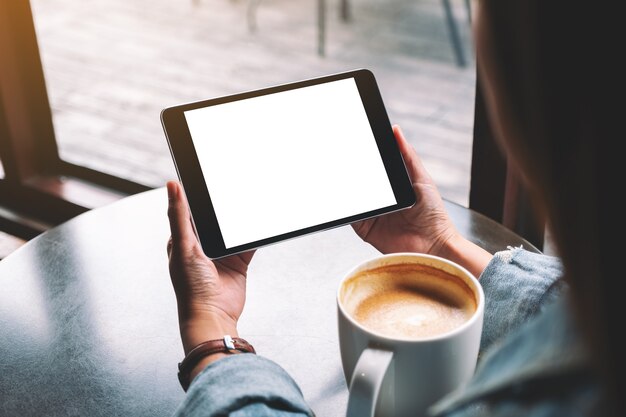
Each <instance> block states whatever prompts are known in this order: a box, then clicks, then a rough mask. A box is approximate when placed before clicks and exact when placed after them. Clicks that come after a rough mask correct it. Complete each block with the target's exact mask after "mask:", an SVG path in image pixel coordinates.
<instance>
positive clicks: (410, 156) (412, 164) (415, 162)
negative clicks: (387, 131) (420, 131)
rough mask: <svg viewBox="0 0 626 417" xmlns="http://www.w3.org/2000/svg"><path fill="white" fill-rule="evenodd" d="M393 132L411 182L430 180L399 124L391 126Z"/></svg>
mask: <svg viewBox="0 0 626 417" xmlns="http://www.w3.org/2000/svg"><path fill="white" fill-rule="evenodd" d="M393 134H394V136H395V137H396V142H397V143H398V147H399V148H400V153H401V154H402V159H404V164H405V166H406V170H407V172H408V173H409V177H410V178H411V182H412V183H416V182H432V179H431V178H430V174H429V173H428V171H426V168H424V164H423V163H422V160H421V159H420V157H419V156H418V155H417V152H415V149H413V146H411V144H410V143H409V142H408V141H407V140H406V138H405V137H404V133H402V130H401V129H400V126H398V125H394V126H393Z"/></svg>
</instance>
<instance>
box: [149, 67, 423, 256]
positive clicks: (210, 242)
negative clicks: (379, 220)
mask: <svg viewBox="0 0 626 417" xmlns="http://www.w3.org/2000/svg"><path fill="white" fill-rule="evenodd" d="M348 78H354V80H355V83H356V85H357V88H358V91H359V95H360V96H361V101H362V103H363V107H364V109H365V112H366V114H367V118H368V120H369V123H370V127H371V129H372V133H373V136H374V138H375V140H376V144H377V146H378V150H379V152H380V155H381V159H382V161H383V165H384V166H385V170H386V172H387V176H388V178H389V183H390V185H391V188H392V190H393V193H394V196H395V198H396V202H397V203H396V204H394V205H392V206H388V207H383V208H380V209H377V210H372V211H368V212H365V213H360V214H356V215H353V216H350V217H344V218H341V219H337V220H334V221H330V222H325V223H322V224H318V225H314V226H310V227H306V228H304V229H299V230H294V231H292V232H288V233H283V234H280V235H277V236H272V237H269V238H265V239H261V240H257V241H254V242H250V243H247V244H244V245H239V246H235V247H231V248H226V246H225V244H224V240H223V238H222V233H221V231H220V228H219V224H218V221H217V217H216V215H215V210H214V209H213V204H212V202H211V197H210V193H209V191H208V189H207V186H206V183H205V181H204V176H203V174H202V169H201V167H200V163H199V161H198V157H197V155H196V152H195V147H194V145H193V141H192V138H191V134H190V132H189V128H188V126H187V122H186V119H185V114H184V113H185V112H186V111H189V110H194V109H199V108H203V107H208V106H214V105H219V104H223V103H228V102H233V101H238V100H245V99H249V98H253V97H259V96H264V95H268V94H274V93H279V92H283V91H288V90H293V89H297V88H303V87H310V86H313V85H318V84H323V83H328V82H332V81H339V80H343V79H348ZM161 123H162V126H163V130H164V132H165V137H166V139H167V142H168V145H169V148H170V153H171V155H172V160H173V161H174V165H175V167H176V171H177V174H178V178H179V180H180V182H181V184H182V185H183V189H184V190H185V195H186V196H187V201H188V202H189V208H190V211H191V218H192V221H193V225H194V227H195V232H196V235H197V237H198V240H199V241H200V244H201V246H202V249H203V251H204V253H205V254H206V255H207V256H208V257H209V258H211V259H218V258H221V257H224V256H228V255H232V254H236V253H240V252H245V251H248V250H251V249H256V248H258V247H261V246H266V245H270V244H273V243H277V242H280V241H283V240H287V239H292V238H295V237H299V236H303V235H306V234H309V233H313V232H317V231H322V230H327V229H331V228H334V227H339V226H343V225H346V224H349V223H353V222H355V221H359V220H364V219H367V218H371V217H375V216H378V215H381V214H385V213H388V212H392V211H398V210H401V209H405V208H408V207H411V206H412V205H414V204H415V193H414V191H413V187H412V184H411V181H410V179H409V176H408V174H407V171H406V168H405V165H404V161H403V160H402V156H401V154H400V150H399V148H398V145H397V143H396V140H395V138H394V135H393V130H392V128H391V124H390V122H389V118H388V116H387V111H386V109H385V106H384V104H383V100H382V97H381V94H380V91H379V89H378V85H377V83H376V79H375V77H374V74H372V72H371V71H369V70H366V69H358V70H353V71H347V72H343V73H338V74H332V75H326V76H323V77H318V78H312V79H308V80H302V81H296V82H291V83H287V84H281V85H277V86H273V87H267V88H263V89H259V90H253V91H247V92H243V93H238V94H233V95H228V96H223V97H218V98H212V99H208V100H202V101H196V102H192V103H185V104H180V105H176V106H172V107H168V108H165V109H163V110H162V111H161Z"/></svg>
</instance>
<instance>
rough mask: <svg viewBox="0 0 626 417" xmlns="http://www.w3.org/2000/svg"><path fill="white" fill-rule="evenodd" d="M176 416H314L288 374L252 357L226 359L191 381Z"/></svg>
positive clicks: (213, 364)
mask: <svg viewBox="0 0 626 417" xmlns="http://www.w3.org/2000/svg"><path fill="white" fill-rule="evenodd" d="M174 415H175V416H189V417H199V416H231V417H249V416H255V417H270V416H272V417H287V416H289V417H296V416H297V417H304V416H313V415H314V414H313V412H312V411H311V409H310V408H309V406H308V405H307V404H306V402H305V401H304V398H303V396H302V392H301V391H300V388H298V385H297V384H296V383H295V381H294V380H293V379H292V378H291V377H290V376H289V375H288V374H287V372H286V371H285V370H284V369H282V368H281V367H280V366H278V365H277V364H275V363H274V362H272V361H270V360H268V359H265V358H263V357H261V356H257V355H253V354H239V355H233V356H229V357H226V358H223V359H220V360H218V361H216V362H213V363H212V364H211V365H209V366H207V367H206V369H204V370H203V371H202V372H201V373H200V374H199V375H198V376H196V378H195V379H194V380H193V381H192V383H191V385H190V387H189V390H188V391H187V396H186V397H185V400H184V401H183V402H182V403H181V404H180V406H179V407H178V409H177V410H176V412H175V413H174Z"/></svg>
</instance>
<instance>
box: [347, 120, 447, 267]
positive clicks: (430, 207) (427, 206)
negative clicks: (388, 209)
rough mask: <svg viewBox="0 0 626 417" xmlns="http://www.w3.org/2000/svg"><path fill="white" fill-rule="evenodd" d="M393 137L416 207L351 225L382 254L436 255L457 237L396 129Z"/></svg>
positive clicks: (428, 180)
mask: <svg viewBox="0 0 626 417" xmlns="http://www.w3.org/2000/svg"><path fill="white" fill-rule="evenodd" d="M393 133H394V134H395V136H396V141H397V142H398V146H399V148H400V152H401V153H402V157H403V159H404V163H405V164H406V168H407V171H408V173H409V177H410V179H411V183H412V184H413V191H414V192H415V199H416V201H417V203H416V204H415V205H414V206H413V207H411V208H410V209H406V210H402V211H399V212H395V213H391V214H388V215H384V216H379V217H375V218H373V219H368V220H364V221H361V222H357V223H354V224H353V225H352V226H353V227H354V230H355V231H356V233H357V234H358V235H359V236H360V237H361V238H362V239H363V240H364V241H366V242H368V243H370V244H371V245H372V246H374V247H375V248H376V249H378V250H379V251H381V252H382V253H391V252H421V253H430V254H433V255H437V254H439V252H441V250H442V248H444V247H445V245H446V243H447V242H448V241H449V240H450V239H451V238H452V237H453V236H454V235H455V234H456V233H457V232H456V229H455V227H454V225H453V224H452V222H451V221H450V218H449V217H448V213H447V212H446V210H445V207H444V205H443V200H442V199H441V196H440V195H439V191H437V187H436V186H435V183H434V182H433V180H432V179H431V177H430V175H429V174H428V172H426V169H425V168H424V166H423V165H422V161H421V160H420V158H419V156H417V154H416V153H415V150H413V148H412V147H411V145H410V144H409V143H408V142H407V140H406V139H405V138H404V135H403V133H402V131H401V130H400V127H399V126H394V127H393Z"/></svg>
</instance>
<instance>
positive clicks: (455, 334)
mask: <svg viewBox="0 0 626 417" xmlns="http://www.w3.org/2000/svg"><path fill="white" fill-rule="evenodd" d="M398 263H400V264H406V263H409V264H419V265H427V266H430V267H433V268H436V269H439V270H442V271H444V272H446V273H449V274H452V275H454V276H455V277H458V278H460V279H461V280H462V281H463V282H465V283H466V284H467V287H469V288H470V289H471V292H472V294H473V296H474V297H475V298H474V300H475V304H476V310H475V311H474V313H473V314H472V315H471V316H470V317H469V319H468V320H467V321H465V322H464V323H462V324H461V325H460V326H459V327H456V328H454V329H452V330H450V331H449V332H447V333H443V334H440V335H436V336H429V337H424V338H420V339H414V338H411V339H406V338H402V337H398V338H396V337H389V336H384V335H382V334H377V333H376V332H374V331H371V330H369V329H367V328H365V327H364V326H363V325H362V324H361V323H359V322H357V321H356V320H355V319H354V317H352V316H351V315H350V313H349V312H348V311H347V308H346V302H347V301H348V299H347V297H350V296H351V294H352V292H354V291H352V292H351V291H347V290H345V291H342V289H343V288H344V286H345V285H346V282H347V280H349V279H350V278H352V277H354V276H356V275H357V274H359V273H360V272H362V271H365V270H369V269H373V268H378V267H381V266H385V265H390V264H398ZM429 279H430V277H429ZM433 279H439V278H437V277H436V276H433ZM353 281H354V280H352V281H351V284H350V285H355V284H354V282H353ZM357 284H358V282H357ZM484 304H485V300H484V294H483V290H482V287H481V286H480V284H479V283H478V280H477V279H476V278H475V277H474V276H473V275H472V274H471V273H470V272H469V271H467V270H466V269H465V268H463V267H461V266H460V265H457V264H455V263H454V262H451V261H448V260H446V259H443V258H440V257H436V256H432V255H426V254H417V253H396V254H389V255H382V256H379V257H376V258H374V259H371V260H369V261H367V262H364V263H362V264H360V265H358V266H356V267H355V268H354V269H352V270H351V271H350V272H348V273H347V274H346V275H345V276H344V278H343V279H342V281H341V284H340V286H339V289H338V291H337V310H338V322H339V344H340V349H341V360H342V364H343V369H344V375H345V377H346V381H347V382H348V383H349V387H350V397H349V399H348V410H347V416H348V417H373V416H376V417H382V416H385V417H386V416H390V417H391V416H393V417H404V416H411V417H419V416H423V415H426V412H427V409H428V407H429V406H431V405H432V404H434V403H435V402H436V401H437V400H438V399H440V398H442V397H443V396H444V395H446V394H448V393H449V392H451V391H453V390H455V389H457V388H459V387H460V386H461V385H463V384H464V383H466V382H467V381H468V380H469V379H470V378H471V377H472V375H473V373H474V369H475V367H476V361H477V358H478V349H479V347H480V338H481V333H482V324H483V312H484Z"/></svg>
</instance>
